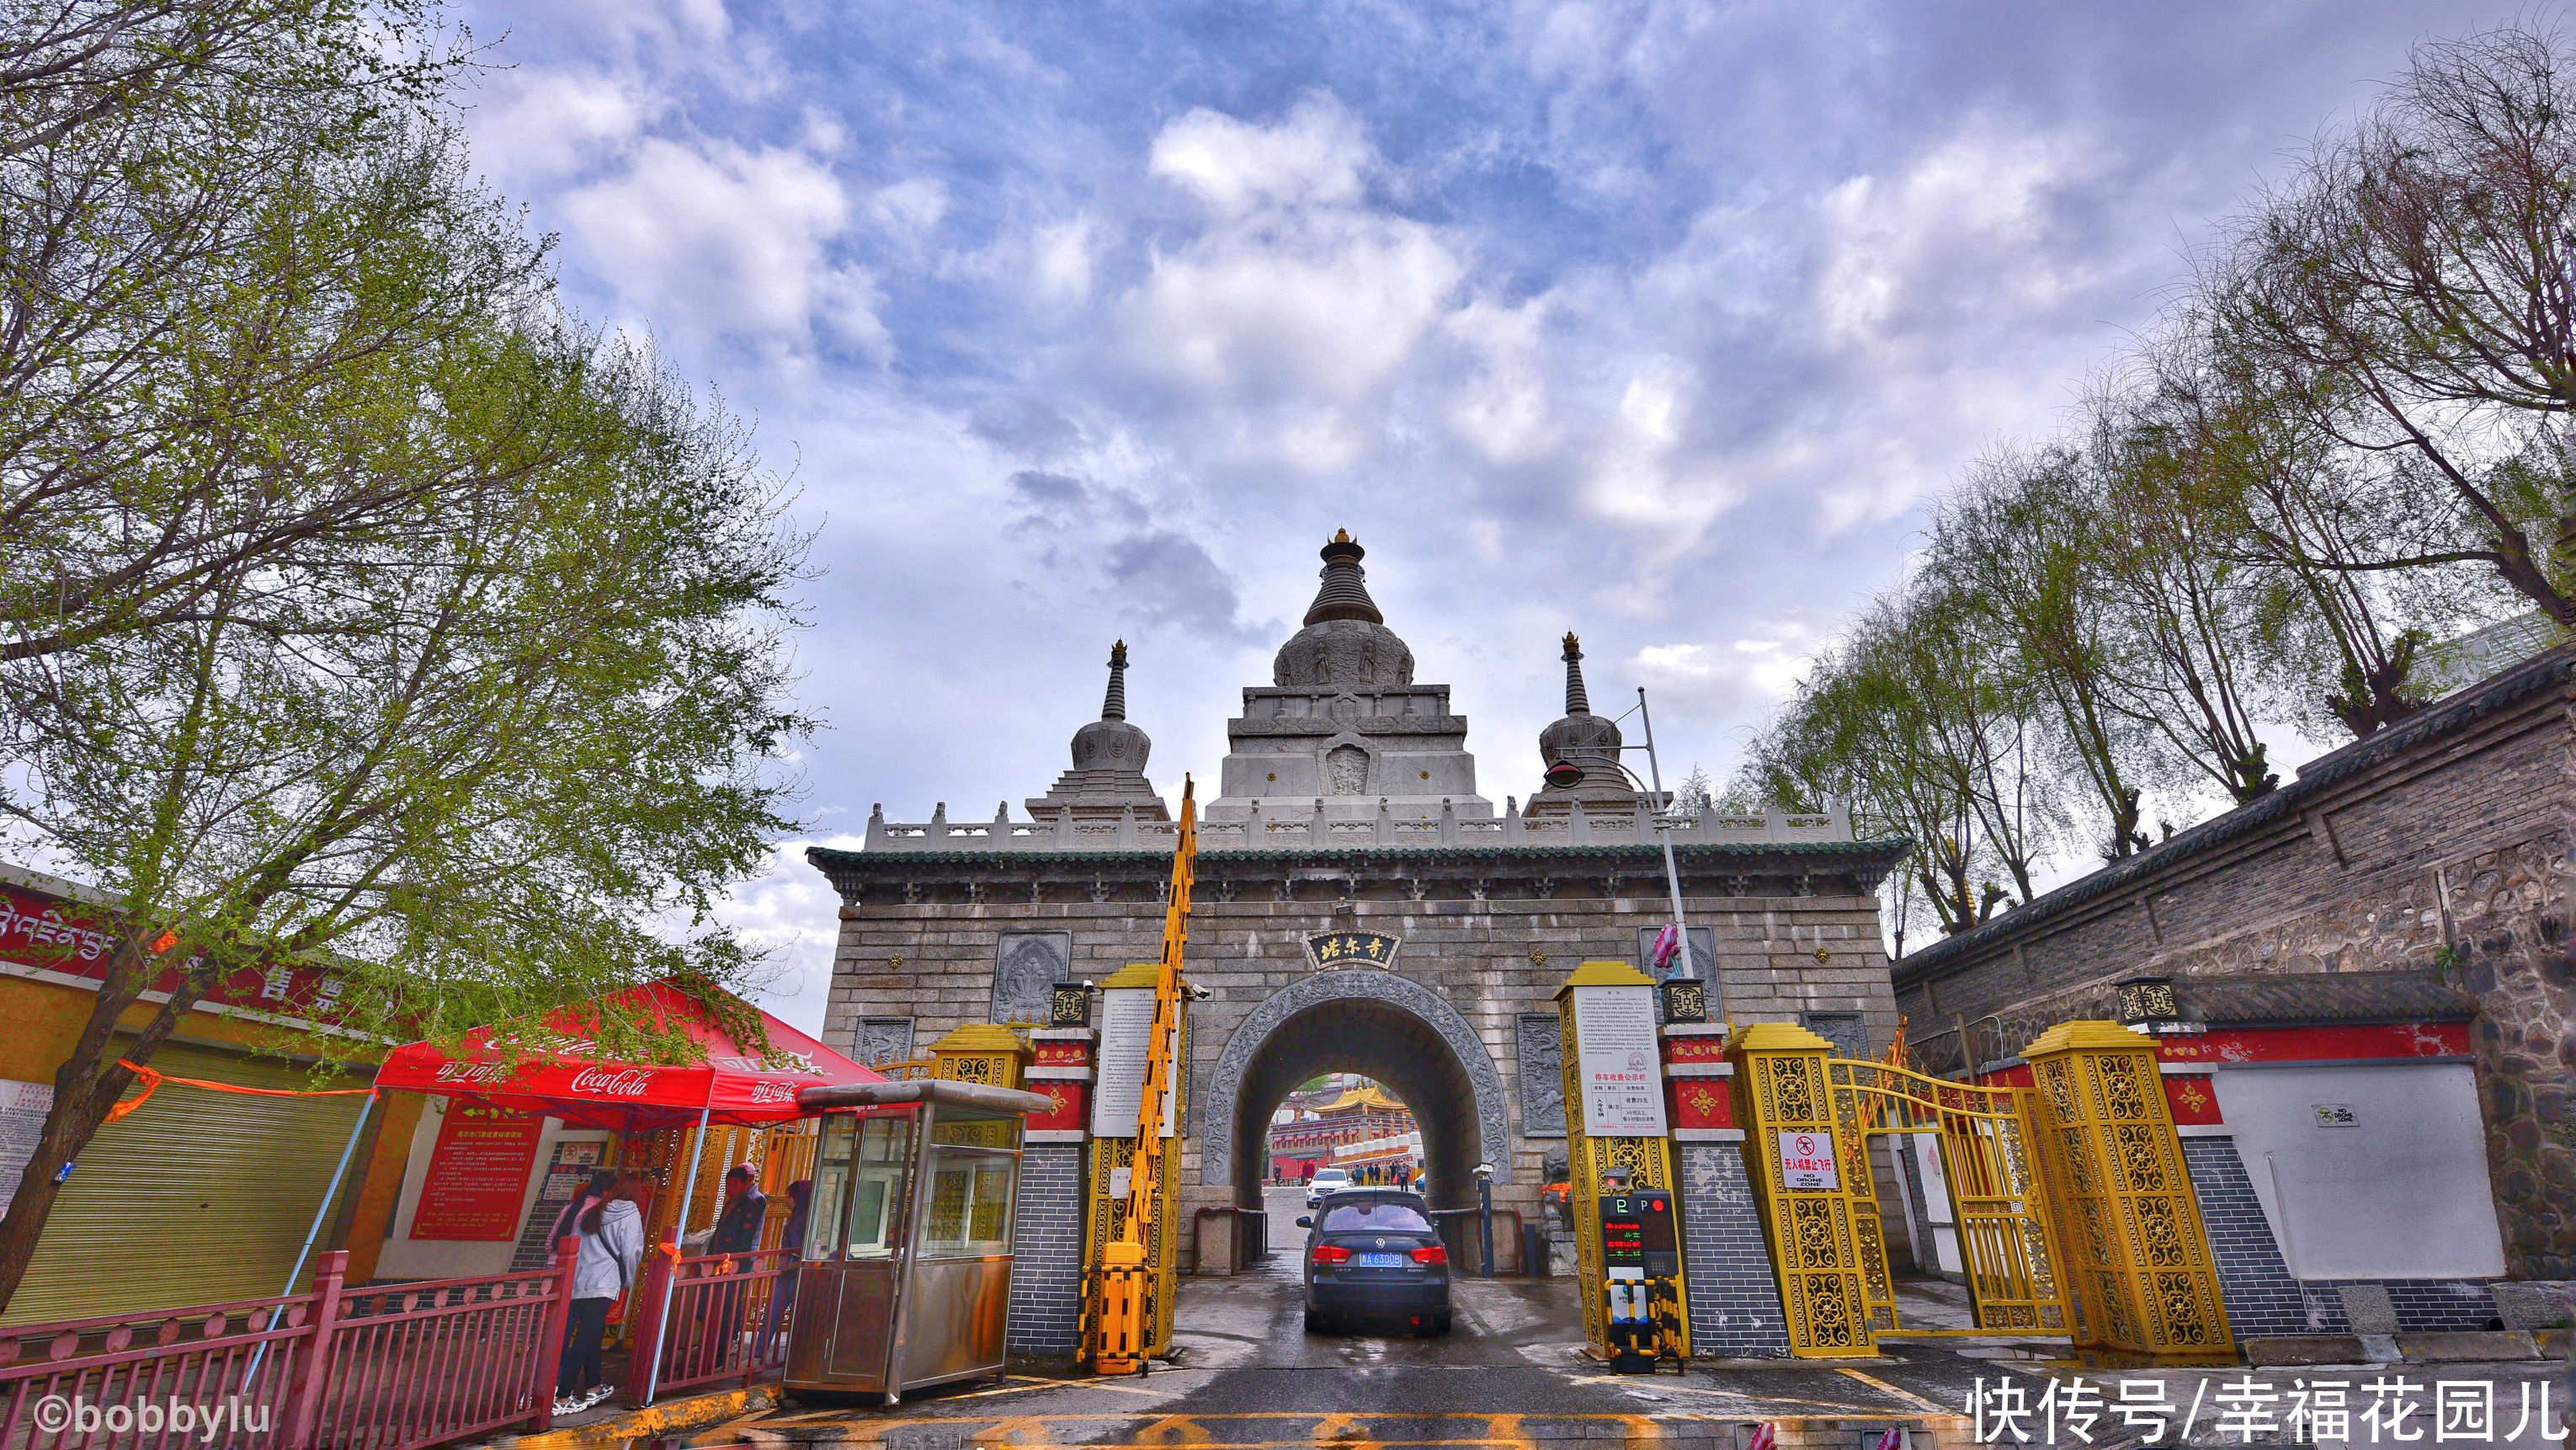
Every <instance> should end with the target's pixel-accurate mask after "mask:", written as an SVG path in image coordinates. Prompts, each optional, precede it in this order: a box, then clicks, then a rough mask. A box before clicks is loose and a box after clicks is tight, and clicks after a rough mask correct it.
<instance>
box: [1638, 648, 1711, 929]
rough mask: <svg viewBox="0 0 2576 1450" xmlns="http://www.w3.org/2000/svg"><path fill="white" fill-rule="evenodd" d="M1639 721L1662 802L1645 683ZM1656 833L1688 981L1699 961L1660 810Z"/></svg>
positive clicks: (1652, 719)
mask: <svg viewBox="0 0 2576 1450" xmlns="http://www.w3.org/2000/svg"><path fill="white" fill-rule="evenodd" d="M1637 723H1639V724H1640V725H1643V726H1645V727H1646V770H1647V772H1648V773H1649V774H1651V775H1652V776H1653V778H1654V784H1655V799H1656V800H1657V801H1658V802H1660V801H1662V800H1663V798H1664V768H1663V766H1662V764H1661V763H1660V762H1658V761H1657V760H1656V759H1655V717H1654V716H1653V715H1652V714H1650V713H1648V712H1647V710H1646V687H1645V686H1643V685H1639V686H1638V687H1637ZM1655 835H1656V838H1657V839H1659V840H1661V841H1662V842H1663V843H1664V885H1665V886H1666V887H1667V888H1669V889H1670V890H1671V891H1672V895H1673V935H1674V936H1676V937H1678V938H1679V939H1680V946H1681V952H1682V977H1683V978H1684V979H1685V980H1691V979H1696V978H1697V977H1698V976H1699V962H1698V961H1697V960H1696V959H1695V958H1694V957H1693V956H1692V955H1691V944H1690V927H1689V926H1688V925H1687V924H1685V923H1684V922H1683V920H1682V873H1681V868H1680V867H1678V866H1676V865H1674V864H1673V823H1672V822H1671V821H1669V820H1667V819H1665V817H1664V812H1663V811H1662V810H1660V809H1658V810H1657V811H1656V812H1655Z"/></svg>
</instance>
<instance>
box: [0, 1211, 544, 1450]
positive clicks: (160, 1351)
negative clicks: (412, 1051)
mask: <svg viewBox="0 0 2576 1450" xmlns="http://www.w3.org/2000/svg"><path fill="white" fill-rule="evenodd" d="M567 1242H569V1241H567ZM572 1262H573V1257H572V1255H571V1254H569V1253H564V1252H561V1251H559V1252H558V1253H557V1255H556V1259H555V1267H553V1268H550V1269H545V1270H541V1271H539V1272H536V1273H523V1274H503V1275H497V1276H491V1277H486V1278H478V1279H448V1280H442V1281H439V1282H436V1283H428V1284H406V1285H402V1286H400V1287H398V1288H388V1289H353V1288H349V1287H347V1286H346V1285H344V1284H343V1282H342V1277H343V1275H345V1274H346V1273H347V1271H348V1263H349V1256H348V1254H347V1253H345V1252H341V1251H334V1252H331V1253H327V1254H324V1255H322V1257H321V1260H320V1262H319V1264H318V1265H317V1272H316V1273H315V1275H314V1282H313V1288H312V1289H311V1290H310V1291H309V1292H306V1293H303V1294H288V1295H281V1296H276V1297H272V1298H266V1299H244V1300H237V1301H235V1302H232V1303H228V1304H201V1305H196V1306H192V1307H189V1308H185V1309H158V1310H151V1311H148V1312H140V1313H134V1314H123V1315H110V1316H105V1317H101V1318H95V1319H71V1320H61V1321H56V1322H53V1323H47V1324H27V1325H20V1326H18V1327H16V1328H14V1329H0V1446H7V1447H10V1450H20V1447H25V1450H68V1447H84V1450H86V1447H91V1446H100V1447H104V1446H110V1445H113V1446H116V1447H119V1450H125V1447H139V1450H177V1447H180V1446H198V1447H202V1446H204V1445H207V1444H221V1445H235V1446H254V1447H260V1450H312V1447H316V1446H321V1445H330V1446H334V1447H342V1446H346V1447H358V1450H417V1447H421V1446H428V1445H435V1444H438V1443H440V1442H442V1441H446V1440H452V1439H455V1438H457V1437H459V1436H463V1435H471V1434H475V1433H477V1432H480V1431H483V1430H490V1429H497V1428H499V1427H502V1426H505V1425H512V1424H523V1425H525V1426H527V1427H528V1428H530V1429H533V1430H544V1429H546V1428H548V1427H549V1426H550V1425H551V1423H552V1411H553V1405H554V1395H553V1391H554V1377H555V1360H556V1355H557V1352H558V1350H559V1349H560V1348H561V1346H562V1344H563V1334H564V1315H565V1311H566V1307H567V1305H568V1303H569V1294H570V1291H571V1288H572Z"/></svg>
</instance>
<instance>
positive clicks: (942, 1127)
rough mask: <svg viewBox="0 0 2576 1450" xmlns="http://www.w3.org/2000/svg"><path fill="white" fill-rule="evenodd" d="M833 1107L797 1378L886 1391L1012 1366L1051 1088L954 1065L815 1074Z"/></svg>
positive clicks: (804, 1099)
mask: <svg viewBox="0 0 2576 1450" xmlns="http://www.w3.org/2000/svg"><path fill="white" fill-rule="evenodd" d="M796 1101H797V1105H798V1106H800V1107H802V1108H804V1109H806V1110H807V1111H809V1112H818V1113H820V1114H821V1115H822V1119H823V1128H822V1141H821V1144H820V1146H819V1149H818V1151H817V1153H816V1155H815V1159H814V1189H813V1198H812V1200H811V1201H810V1203H809V1204H808V1206H807V1209H806V1229H805V1258H804V1261H803V1262H802V1263H800V1264H798V1265H797V1268H796V1302H795V1308H794V1311H793V1313H792V1315H791V1316H790V1318H789V1321H788V1331H787V1370H786V1376H785V1380H786V1383H785V1388H786V1390H787V1391H788V1393H789V1394H791V1395H793V1394H796V1393H798V1392H800V1391H804V1392H841V1393H851V1394H874V1395H883V1396H885V1400H886V1403H888V1404H893V1403H894V1402H895V1401H896V1400H897V1398H898V1397H899V1396H901V1395H902V1394H903V1393H904V1392H905V1391H907V1390H913V1389H919V1388H921V1387H923V1386H926V1385H935V1384H943V1383H946V1382H947V1381H950V1380H959V1379H970V1378H973V1377H975V1376H978V1375H992V1374H999V1373H1000V1372H1001V1369H1002V1363H1003V1355H1004V1351H1003V1347H1002V1329H1003V1322H1004V1319H1005V1317H1006V1310H1007V1308H1008V1305H1009V1301H1010V1295H1011V1223H1012V1210H1013V1207H1014V1205H1015V1202H1016V1199H1017V1192H1018V1187H1019V1170H1020V1135H1021V1130H1022V1128H1023V1127H1024V1126H1025V1124H1026V1121H1027V1117H1028V1115H1029V1114H1030V1113H1034V1112H1047V1111H1051V1110H1052V1109H1053V1108H1054V1106H1055V1102H1054V1100H1053V1099H1051V1098H1049V1097H1047V1096H1045V1095H1044V1094H1041V1093H1027V1092H1018V1091H1015V1090H1012V1089H1010V1088H997V1087H988V1086H986V1085H984V1084H982V1083H966V1082H951V1081H947V1080H945V1079H936V1078H934V1079H915V1080H913V1081H909V1082H869V1083H848V1084H841V1085H836V1086H832V1087H819V1088H809V1089H807V1090H806V1091H804V1092H802V1093H800V1094H798V1095H797V1099H796Z"/></svg>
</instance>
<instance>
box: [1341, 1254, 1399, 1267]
mask: <svg viewBox="0 0 2576 1450" xmlns="http://www.w3.org/2000/svg"><path fill="white" fill-rule="evenodd" d="M1411 1262H1413V1260H1412V1259H1410V1258H1408V1257H1407V1256H1405V1255H1403V1254H1358V1255H1354V1256H1353V1257H1352V1259H1351V1263H1352V1264H1353V1265H1355V1266H1356V1267H1359V1268H1363V1269H1401V1268H1403V1267H1404V1266H1405V1265H1407V1264H1409V1263H1411Z"/></svg>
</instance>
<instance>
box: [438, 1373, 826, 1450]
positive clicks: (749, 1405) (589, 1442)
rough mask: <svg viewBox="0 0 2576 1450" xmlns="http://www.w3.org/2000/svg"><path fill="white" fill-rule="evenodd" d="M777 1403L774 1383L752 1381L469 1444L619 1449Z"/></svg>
mask: <svg viewBox="0 0 2576 1450" xmlns="http://www.w3.org/2000/svg"><path fill="white" fill-rule="evenodd" d="M779 1403H780V1400H779V1390H778V1386H777V1385H775V1384H766V1385H754V1386H753V1387H751V1388H750V1389H746V1390H725V1391H723V1392H721V1393H718V1394H712V1395H693V1396H691V1397H689V1398H688V1399H684V1400H664V1401H663V1402H661V1403H660V1404H657V1405H647V1406H645V1407H644V1408H643V1409H640V1410H630V1411H628V1412H627V1413H625V1414H623V1415H620V1416H618V1417H617V1418H616V1419H613V1420H602V1421H600V1422H599V1423H598V1424H595V1425H580V1426H575V1427H572V1428H568V1429H562V1430H545V1431H541V1432H539V1433H537V1434H533V1435H508V1436H503V1437H502V1438H500V1439H496V1440H490V1441H485V1442H483V1443H482V1444H479V1445H476V1446H475V1447H473V1450H613V1447H615V1450H622V1447H623V1446H625V1445H626V1444H627V1443H628V1442H630V1441H635V1440H657V1439H665V1438H670V1437H674V1436H679V1435H685V1434H689V1433H690V1432H692V1431H697V1430H705V1429H709V1428H711V1427H713V1426H716V1425H721V1424H723V1423H724V1422H725V1421H727V1420H738V1419H741V1418H742V1417H743V1416H745V1415H756V1414H759V1413H761V1412H762V1411H764V1410H774V1409H776V1408H778V1405H779ZM726 1443H735V1442H734V1441H732V1440H728V1441H727V1442H726Z"/></svg>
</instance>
